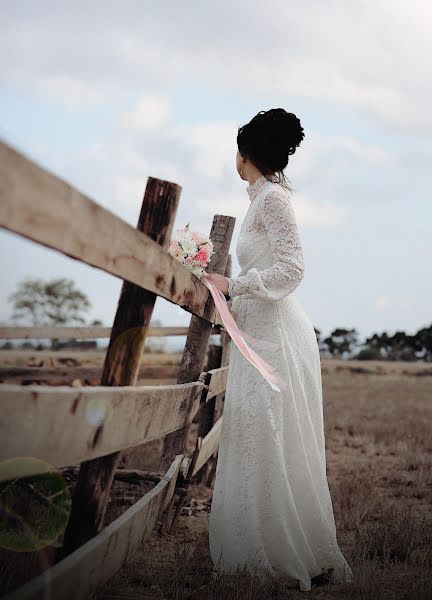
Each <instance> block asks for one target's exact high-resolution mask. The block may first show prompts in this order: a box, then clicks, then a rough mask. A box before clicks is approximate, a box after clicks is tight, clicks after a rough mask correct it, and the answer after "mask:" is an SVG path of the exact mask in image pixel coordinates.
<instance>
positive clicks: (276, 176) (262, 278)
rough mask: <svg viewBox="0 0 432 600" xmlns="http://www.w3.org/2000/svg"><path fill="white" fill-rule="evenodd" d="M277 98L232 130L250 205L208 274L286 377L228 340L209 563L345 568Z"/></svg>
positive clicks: (304, 579)
mask: <svg viewBox="0 0 432 600" xmlns="http://www.w3.org/2000/svg"><path fill="white" fill-rule="evenodd" d="M303 132H304V130H303V128H302V126H301V124H300V121H299V119H298V118H297V117H296V116H295V115H294V114H292V113H287V112H286V111H285V110H284V109H282V108H275V109H271V110H268V111H260V112H259V113H258V114H257V115H256V116H255V117H254V118H253V119H252V120H251V121H250V122H249V123H248V124H246V125H244V126H243V127H239V130H238V135H237V145H238V151H237V158H236V162H237V171H238V173H239V175H240V177H241V178H242V179H243V180H247V181H248V183H249V185H248V186H247V187H246V190H247V193H248V196H249V200H250V205H249V207H248V210H247V211H246V214H245V216H244V219H243V222H242V225H241V229H240V234H239V238H238V242H237V246H236V253H237V258H238V262H239V264H240V267H241V272H240V274H239V275H238V276H237V277H224V276H222V275H219V274H215V273H213V274H210V273H209V274H206V275H205V277H206V278H207V279H208V280H210V281H211V282H212V283H213V284H214V285H215V286H216V287H217V288H218V289H219V290H220V291H221V292H222V293H224V294H225V295H226V296H227V297H228V299H229V300H230V301H231V308H230V310H231V313H232V314H233V316H234V318H235V320H236V322H237V324H238V326H239V328H240V329H241V330H242V331H244V332H245V333H246V334H249V335H251V336H252V337H254V338H257V339H258V340H268V341H272V342H275V343H276V344H277V346H278V351H277V352H275V350H274V349H273V350H269V349H268V347H267V349H262V348H261V347H259V348H258V349H257V352H258V353H259V354H260V356H261V357H262V358H263V359H264V360H265V361H267V362H268V363H269V364H270V365H271V366H273V367H276V370H277V372H278V373H279V375H280V376H281V377H282V378H283V379H284V380H285V382H286V383H287V384H288V385H287V386H286V387H285V389H283V390H281V391H277V390H274V389H272V387H271V386H270V385H269V383H268V381H266V379H265V378H264V377H263V376H262V374H261V373H260V372H259V371H258V370H257V369H256V368H255V367H254V366H253V365H251V363H250V362H248V361H247V360H246V359H245V357H244V356H243V355H242V353H241V352H240V351H239V349H238V348H237V346H236V345H235V344H233V343H232V342H231V352H230V363H229V370H228V379H227V388H226V392H225V403H224V411H223V420H222V428H221V437H220V443H219V452H218V462H217V468H216V476H215V484H214V491H213V499H212V505H211V511H210V518H209V546H210V553H211V557H212V560H213V563H214V574H216V573H218V572H231V573H232V572H234V571H235V569H236V567H243V566H246V567H247V568H248V569H249V568H250V569H251V570H252V571H253V572H255V573H256V574H258V575H259V576H261V577H262V576H267V575H270V576H271V577H273V576H276V577H279V576H288V577H289V578H294V579H296V580H297V582H298V584H299V588H300V590H301V591H309V590H310V589H311V587H312V583H313V582H312V578H314V577H316V578H317V580H319V579H320V578H319V577H318V576H320V575H324V577H327V579H328V580H329V581H330V582H331V583H342V582H344V581H351V580H352V577H353V575H352V570H351V568H350V566H349V565H348V563H347V561H346V560H345V558H344V556H343V554H342V552H341V550H340V548H339V546H338V542H337V539H336V527H335V521H334V515H333V506H332V501H331V497H330V492H329V487H328V481H327V475H326V457H325V438H324V423H323V397H322V383H321V365H320V354H319V349H318V343H317V339H316V334H315V330H314V328H313V326H312V324H311V322H310V320H309V317H308V316H307V314H306V312H305V311H304V309H303V307H302V305H301V303H300V301H299V300H298V299H297V297H296V296H295V294H294V291H295V289H296V288H297V286H298V285H299V284H300V282H301V281H302V279H303V277H304V271H305V267H304V260H303V252H302V246H301V243H300V239H299V235H298V230H297V224H296V217H295V213H294V208H293V203H292V200H291V197H290V195H289V192H292V190H291V188H290V187H289V186H288V185H287V183H286V180H285V177H284V174H283V170H284V169H285V167H286V166H287V164H288V158H289V155H291V154H293V153H294V152H295V149H296V147H297V146H299V145H300V142H301V141H302V139H303V138H304V133H303Z"/></svg>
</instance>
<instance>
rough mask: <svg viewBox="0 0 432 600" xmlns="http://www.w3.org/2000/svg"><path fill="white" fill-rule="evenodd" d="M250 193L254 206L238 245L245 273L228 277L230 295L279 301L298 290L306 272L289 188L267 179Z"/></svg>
mask: <svg viewBox="0 0 432 600" xmlns="http://www.w3.org/2000/svg"><path fill="white" fill-rule="evenodd" d="M246 190H247V192H248V195H249V198H250V205H249V207H248V210H247V212H246V214H245V216H244V219H243V222H242V225H241V228H240V234H239V237H238V240H237V245H236V255H237V260H238V262H239V265H240V268H241V272H240V274H239V275H238V276H237V277H229V278H228V284H229V285H228V295H229V297H230V298H233V297H235V296H238V295H247V296H248V297H256V298H259V299H266V300H278V299H281V298H283V297H284V296H286V295H288V294H290V293H291V292H292V291H294V289H295V288H296V287H297V285H298V284H299V283H300V281H301V280H302V278H303V272H304V260H303V252H302V247H301V243H300V239H299V236H298V230H297V223H296V218H295V214H294V209H293V206H292V202H291V199H290V198H289V196H288V193H287V191H286V190H285V188H283V187H282V186H281V185H280V184H279V183H277V182H276V180H275V179H272V180H270V181H269V180H268V179H266V178H265V177H264V176H261V177H259V178H258V179H257V180H256V181H255V183H254V184H253V185H249V186H247V188H246Z"/></svg>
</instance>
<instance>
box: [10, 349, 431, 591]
mask: <svg viewBox="0 0 432 600" xmlns="http://www.w3.org/2000/svg"><path fill="white" fill-rule="evenodd" d="M69 355H70V353H69ZM13 358H15V357H11V363H14V360H13ZM42 358H43V357H41V359H42ZM59 358H61V359H62V360H67V357H66V356H62V357H60V356H59ZM48 359H49V357H48V358H46V360H48ZM21 360H22V362H21V363H19V366H21V367H24V366H28V357H26V359H23V357H22V356H21ZM32 360H33V359H32ZM88 360H89V361H91V362H92V364H96V363H97V360H98V358H97V357H95V356H89V357H88ZM145 360H146V361H151V357H146V358H145ZM157 360H158V359H157V358H155V361H157ZM94 361H96V363H95V362H94ZM165 364H166V363H165ZM174 364H175V361H174ZM3 365H4V362H3ZM10 366H13V365H12V364H8V365H7V367H10ZM15 366H18V365H16V363H15ZM35 366H36V365H35ZM46 366H47V367H48V366H52V367H53V368H54V367H55V366H56V365H54V364H53V365H46ZM71 366H72V365H71ZM322 374H323V387H324V414H325V429H326V457H327V476H328V480H329V485H330V491H331V496H332V500H333V507H334V513H335V519H336V525H337V531H338V542H339V545H340V547H341V549H342V551H343V553H344V555H345V556H346V558H347V560H348V562H349V564H350V565H351V567H352V569H353V573H354V581H353V582H352V583H351V584H349V585H340V586H336V585H320V586H317V587H313V589H312V590H311V591H310V592H308V596H307V597H309V598H311V599H318V598H319V599H330V598H332V599H342V598H343V599H348V600H430V599H431V598H432V428H431V423H432V365H428V364H427V363H415V364H414V363H399V362H394V363H386V362H375V361H336V360H333V361H332V360H326V359H323V360H322ZM141 448H142V453H143V454H142V456H141V457H140V456H139V455H138V454H136V452H135V453H132V454H131V457H130V460H131V461H132V463H133V461H136V460H140V465H139V466H140V467H141V468H152V467H153V466H154V464H155V462H157V458H158V455H159V452H160V442H159V441H157V443H155V442H153V443H152V444H149V445H146V446H144V447H141ZM128 466H133V464H129V465H128ZM121 489H122V492H120V491H119V490H120V488H118V489H117V490H114V491H116V493H117V495H118V494H119V493H123V500H124V503H121V502H119V503H116V502H114V503H112V506H111V508H110V511H109V520H111V519H112V518H115V516H116V514H118V513H119V511H120V512H121V510H123V509H124V508H125V507H127V506H128V505H130V502H133V493H132V492H131V494H132V495H131V494H129V496H128V495H127V493H126V492H125V490H126V488H125V487H123V488H121ZM140 493H141V492H140V490H139V488H138V489H135V491H134V494H135V495H136V497H137V498H138V497H139V494H140ZM125 494H126V496H125ZM116 497H117V496H116ZM211 497H212V489H211V488H210V487H207V486H206V485H205V484H204V483H196V484H195V485H191V486H190V487H189V491H188V496H187V500H186V503H185V506H184V509H183V513H182V515H181V517H180V520H179V525H178V529H177V532H176V534H175V535H169V534H166V533H165V534H162V533H159V532H158V531H156V530H155V531H154V532H153V534H152V536H151V537H150V539H148V540H146V541H145V542H143V544H142V546H141V548H140V549H139V550H138V551H137V552H136V554H135V556H134V558H133V559H132V560H131V561H130V562H129V563H128V564H127V565H125V566H124V567H123V568H122V569H121V571H120V572H119V573H118V574H117V575H115V576H114V577H113V578H112V579H111V580H110V581H109V582H108V583H107V584H106V585H105V586H103V587H102V588H100V589H99V591H98V593H97V595H96V598H97V600H109V599H114V598H118V599H120V598H121V599H123V598H124V599H130V600H134V599H143V600H147V599H148V600H150V599H155V600H156V599H158V600H162V599H167V600H168V599H169V600H174V599H175V600H186V599H189V598H191V599H194V600H195V599H198V598H199V599H203V600H206V599H214V600H216V599H218V600H219V599H221V600H234V599H236V600H240V599H241V600H267V599H269V598H273V599H283V598H300V597H304V593H301V592H299V591H298V590H296V589H295V587H296V585H295V582H291V583H290V582H287V583H286V584H285V585H279V586H275V585H270V584H269V585H267V586H265V585H263V584H262V583H260V581H259V580H255V578H254V577H250V576H249V575H248V574H247V573H242V572H238V573H235V574H233V575H232V576H230V577H229V576H222V577H220V578H219V579H213V577H212V568H213V564H212V561H211V557H210V554H209V550H208V516H209V511H210V506H211ZM122 504H123V505H122ZM8 554H9V553H8ZM10 558H11V556H10V554H9V556H8V559H9V560H10ZM23 560H24V557H23V556H22V555H21V556H19V557H18V556H17V564H18V563H20V564H22V561H23ZM21 571H22V568H21ZM13 587H14V586H13Z"/></svg>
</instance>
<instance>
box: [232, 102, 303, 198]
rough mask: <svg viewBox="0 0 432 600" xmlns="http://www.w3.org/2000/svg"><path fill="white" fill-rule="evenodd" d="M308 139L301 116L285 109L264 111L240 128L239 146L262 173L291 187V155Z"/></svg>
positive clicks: (242, 152) (242, 153)
mask: <svg viewBox="0 0 432 600" xmlns="http://www.w3.org/2000/svg"><path fill="white" fill-rule="evenodd" d="M303 138H304V129H303V127H302V126H301V123H300V119H298V117H296V116H295V114H293V113H288V112H286V110H285V109H283V108H271V109H270V110H267V111H265V110H261V111H260V112H259V113H258V114H257V115H255V117H254V118H253V119H252V120H251V121H249V123H247V124H246V125H243V126H242V127H239V128H238V133H237V146H238V149H239V152H240V154H241V155H242V157H243V158H248V159H249V160H250V161H251V162H252V163H253V164H254V165H255V166H256V167H257V169H259V170H260V171H261V173H262V174H263V175H264V176H265V177H266V178H267V179H269V180H271V181H273V180H274V179H273V177H272V176H274V175H276V178H277V181H278V182H279V183H280V184H281V185H283V186H284V187H286V188H288V190H289V191H290V192H292V189H291V187H290V186H289V185H288V182H287V181H288V180H287V178H286V176H285V174H284V173H283V170H284V169H285V167H286V166H287V164H288V159H289V156H290V154H294V152H295V150H296V148H297V147H298V146H299V145H300V143H301V141H302V140H303Z"/></svg>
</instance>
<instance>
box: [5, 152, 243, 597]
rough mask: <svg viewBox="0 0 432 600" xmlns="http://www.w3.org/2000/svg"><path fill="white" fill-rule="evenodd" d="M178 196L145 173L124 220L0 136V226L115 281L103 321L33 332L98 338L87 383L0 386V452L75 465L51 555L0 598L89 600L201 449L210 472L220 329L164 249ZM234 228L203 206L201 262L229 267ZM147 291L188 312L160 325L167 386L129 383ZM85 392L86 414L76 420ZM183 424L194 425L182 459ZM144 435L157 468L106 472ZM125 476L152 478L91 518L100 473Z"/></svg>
mask: <svg viewBox="0 0 432 600" xmlns="http://www.w3.org/2000/svg"><path fill="white" fill-rule="evenodd" d="M180 193H181V187H180V186H179V185H177V184H175V183H172V182H168V181H162V180H159V179H155V178H152V177H149V178H148V181H147V186H146V189H145V193H144V199H143V202H142V207H141V212H140V216H139V219H138V224H137V227H136V228H133V227H132V226H131V225H130V224H128V223H127V222H125V221H123V220H121V219H120V218H119V217H117V216H116V215H114V214H112V213H111V212H110V211H108V210H107V209H105V208H103V207H102V206H101V205H99V204H97V203H96V202H94V201H93V200H92V199H90V198H89V197H87V196H85V195H84V194H82V193H81V192H79V191H78V190H77V189H75V188H74V187H72V186H70V185H69V184H68V183H66V182H65V181H63V180H61V179H60V178H58V177H56V176H55V175H53V174H52V173H50V172H48V171H47V170H45V169H43V168H41V167H40V166H39V165H37V164H35V163H34V162H33V161H31V160H29V159H28V158H27V157H25V156H23V155H22V154H21V153H19V152H17V151H16V150H15V149H13V148H12V147H10V146H9V145H7V144H5V143H1V142H0V200H1V202H0V226H1V227H3V228H5V229H8V230H10V231H12V232H14V233H16V234H19V235H21V236H23V237H25V238H27V239H30V240H33V241H34V242H36V243H38V244H42V245H45V246H47V247H49V248H52V249H54V250H56V251H58V252H61V253H63V254H65V255H67V256H70V257H72V258H74V259H76V260H79V261H81V262H83V263H86V264H88V265H90V266H92V267H95V268H98V269H102V270H104V271H106V272H107V273H110V274H112V275H115V276H116V277H120V278H121V279H122V280H123V286H122V290H121V293H120V297H119V300H118V305H117V310H116V314H115V317H114V320H113V326H112V328H100V327H89V328H66V327H59V328H55V330H52V328H43V330H41V329H38V331H37V336H35V337H69V338H73V339H79V338H80V336H81V337H84V338H89V337H100V336H102V335H103V336H106V337H109V344H108V347H107V350H106V354H105V360H104V365H103V369H102V376H101V381H100V385H98V386H82V387H70V386H44V385H27V386H21V385H14V384H6V383H5V384H2V385H0V401H1V417H0V440H1V441H0V458H1V459H2V460H5V459H11V458H12V459H13V458H16V457H23V456H24V457H25V456H27V457H33V458H36V459H40V460H41V461H45V462H47V463H49V464H50V465H52V466H53V467H55V468H56V469H62V468H65V467H72V466H77V465H79V472H78V478H77V482H76V485H75V488H74V493H73V498H72V500H73V501H72V510H71V515H70V518H69V522H68V526H67V528H66V531H65V533H64V537H63V545H62V548H61V550H60V552H59V556H58V560H57V562H56V564H55V565H52V566H51V567H50V568H49V569H48V570H47V571H46V572H44V573H42V574H41V575H39V576H37V577H36V578H34V579H32V580H31V581H29V582H28V583H26V584H25V585H24V586H22V587H21V588H19V589H18V590H16V591H14V592H11V593H10V594H9V595H8V596H7V598H10V599H18V598H19V599H20V600H24V599H30V598H32V599H33V598H34V599H36V598H48V597H50V598H62V599H65V600H67V599H69V598H73V599H84V598H88V597H89V596H90V595H91V594H92V593H93V592H94V591H95V590H96V588H97V587H98V586H99V585H101V584H102V583H103V582H105V581H106V580H108V579H109V578H110V577H111V576H112V575H113V574H114V573H115V572H116V571H117V570H118V569H119V568H120V567H121V566H122V564H123V563H124V562H125V561H127V560H128V558H129V557H130V556H131V555H132V553H133V552H134V551H135V550H136V548H137V547H138V546H139V544H140V543H141V542H142V541H143V540H144V539H145V538H146V537H147V536H149V535H150V533H151V532H152V531H153V530H154V528H155V526H156V524H157V523H158V522H159V521H160V520H162V522H163V524H164V527H165V528H166V529H167V530H168V531H174V530H175V519H176V518H177V516H178V515H179V512H180V509H181V506H182V503H183V502H184V498H185V493H186V489H187V485H188V484H189V482H190V481H191V478H192V477H193V476H195V475H196V474H197V473H198V471H199V470H200V469H202V468H203V466H204V465H208V464H209V459H210V458H213V466H212V468H213V473H214V465H215V458H216V455H217V449H218V443H219V435H220V428H221V423H222V418H223V417H222V400H223V396H224V391H225V388H226V380H227V370H228V360H229V344H228V341H229V338H228V335H227V333H226V332H225V331H224V329H223V328H222V327H221V323H220V321H218V315H217V313H216V311H215V307H214V303H213V299H212V297H211V294H210V293H209V290H208V289H207V288H206V286H204V285H203V284H202V283H201V281H200V280H199V278H197V277H196V276H194V275H192V273H191V272H190V271H189V270H188V269H186V268H185V267H184V266H183V265H181V264H180V263H179V262H178V261H177V260H176V259H174V258H173V257H171V256H170V255H169V253H168V252H167V247H168V244H169V240H170V238H171V233H172V229H173V223H174V219H175V215H176V211H177V207H178V202H179V198H180ZM234 224H235V219H234V218H233V217H230V216H225V215H215V216H214V219H213V223H212V226H211V229H210V232H209V235H210V237H211V239H212V241H213V244H214V249H215V254H214V255H213V256H212V261H211V264H210V265H209V268H208V271H209V272H217V273H221V274H229V268H230V260H229V258H230V257H229V255H228V251H229V247H230V243H231V237H232V232H233V229H234ZM158 296H161V297H163V298H165V299H166V300H169V301H170V302H172V303H174V304H176V305H178V306H180V307H182V308H183V309H184V310H186V311H188V312H190V313H191V321H190V325H189V327H188V328H186V329H185V328H172V329H171V328H170V329H169V332H170V333H169V335H176V334H178V335H184V334H186V343H185V348H184V352H183V356H182V360H181V363H180V367H179V371H178V375H177V380H176V383H175V384H172V385H145V386H142V385H137V378H138V372H139V367H140V362H141V359H142V352H143V346H144V343H145V340H146V337H147V336H149V335H159V333H160V331H159V333H155V331H156V330H155V328H151V327H150V325H149V324H150V319H151V316H152V312H153V307H154V303H155V301H156V298H157V297H158ZM180 330H181V332H180ZM215 331H218V332H220V333H221V336H222V341H223V344H222V347H223V350H222V358H221V359H220V360H219V364H212V359H211V355H210V354H209V352H208V341H209V336H210V334H212V333H214V332H215ZM165 333H166V332H165ZM0 334H1V337H3V338H6V339H12V338H13V337H15V338H17V337H23V338H27V337H32V336H34V335H35V330H34V329H33V328H30V329H29V328H1V329H0ZM206 365H207V370H204V367H205V366H206ZM209 366H210V368H208V367H209ZM95 402H96V404H97V406H98V410H99V412H100V419H99V421H98V422H96V423H95V422H94V420H92V419H89V418H88V415H89V410H90V408H91V407H92V406H94V405H95ZM193 420H198V422H199V431H198V436H197V439H196V443H195V451H194V452H193V453H192V455H191V456H188V455H187V454H186V452H185V447H186V441H187V438H188V433H189V428H190V425H191V423H192V421H193ZM157 438H161V439H163V450H162V454H161V457H160V462H159V471H158V472H157V473H150V472H143V471H139V470H135V471H134V472H133V473H132V474H131V473H129V472H126V471H124V470H122V469H119V461H120V458H121V454H122V452H123V451H126V450H127V449H128V448H131V447H136V446H139V445H141V444H145V443H147V442H149V441H150V440H154V439H157ZM41 464H42V463H41ZM31 465H32V467H31V469H30V471H29V472H28V473H27V474H28V475H36V474H37V473H39V472H41V471H40V469H39V468H38V466H37V465H38V462H37V461H34V462H32V463H31ZM128 476H134V477H139V478H142V479H147V480H148V481H152V482H153V483H154V487H153V489H151V490H150V491H149V492H148V493H146V494H145V495H144V496H143V497H142V498H141V499H140V500H139V501H138V502H136V503H135V504H134V505H133V506H131V507H130V508H128V509H127V510H126V511H125V512H124V513H123V514H122V515H121V516H120V517H119V518H117V519H116V520H114V521H113V522H111V523H110V524H109V525H108V526H104V518H105V512H106V507H107V502H108V498H109V493H110V489H111V486H112V483H113V480H114V478H122V477H123V478H125V477H126V479H127V477H128Z"/></svg>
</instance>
